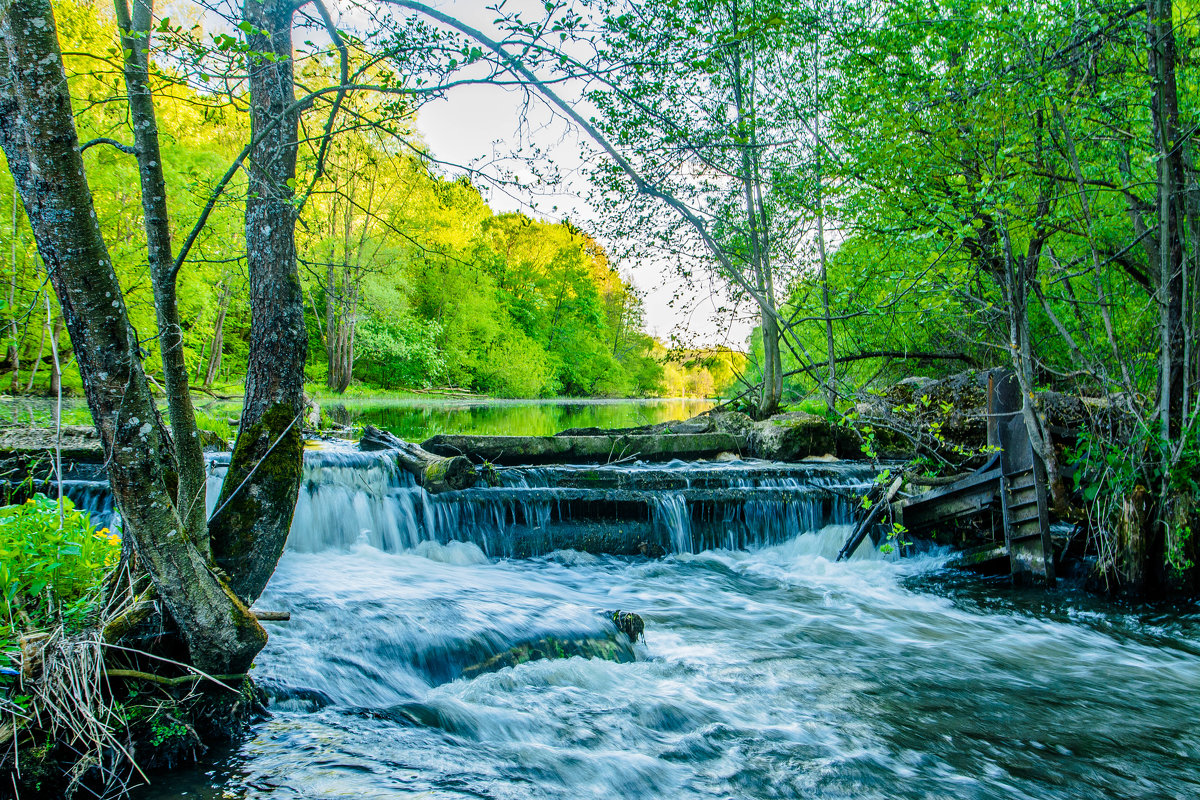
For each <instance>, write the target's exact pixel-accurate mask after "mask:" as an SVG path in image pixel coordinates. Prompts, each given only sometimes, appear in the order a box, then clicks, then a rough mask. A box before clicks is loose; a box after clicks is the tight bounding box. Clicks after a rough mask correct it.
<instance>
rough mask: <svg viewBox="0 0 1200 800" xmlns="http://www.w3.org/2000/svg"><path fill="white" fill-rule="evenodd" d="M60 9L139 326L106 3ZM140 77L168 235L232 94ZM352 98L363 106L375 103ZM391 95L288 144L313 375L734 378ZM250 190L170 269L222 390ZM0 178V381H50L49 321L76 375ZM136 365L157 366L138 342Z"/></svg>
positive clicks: (191, 336)
mask: <svg viewBox="0 0 1200 800" xmlns="http://www.w3.org/2000/svg"><path fill="white" fill-rule="evenodd" d="M55 11H56V14H57V17H58V19H59V20H60V24H61V29H60V37H61V44H62V48H63V50H64V60H65V66H66V70H67V73H68V75H69V76H70V80H71V86H72V96H73V98H74V99H75V100H76V102H77V103H78V104H79V113H78V117H77V120H78V122H77V124H78V127H79V133H80V137H81V140H82V141H83V142H84V146H85V148H86V149H85V153H86V156H85V159H86V161H85V163H86V164H87V166H88V169H89V170H90V171H91V174H93V175H94V176H95V177H94V179H93V181H92V184H91V186H92V193H93V197H94V199H95V204H96V213H97V215H98V217H99V220H100V224H101V228H102V230H103V231H104V233H105V236H106V238H107V239H108V240H109V241H110V242H112V247H111V250H112V256H113V262H114V266H115V268H116V270H117V273H118V276H119V279H120V281H121V285H122V289H123V290H124V292H125V296H126V301H127V304H128V307H129V313H130V320H131V322H132V323H133V325H134V328H135V330H137V331H138V332H139V336H141V337H143V338H146V339H153V338H154V336H155V331H156V326H157V322H156V319H155V312H154V299H153V291H152V289H151V282H150V279H149V272H148V270H149V267H148V264H147V261H146V258H145V252H146V246H147V245H146V234H145V229H144V225H143V210H142V205H141V201H140V198H139V195H138V192H137V191H136V188H135V187H136V185H137V170H138V167H137V163H136V160H135V159H134V158H133V157H132V156H131V155H130V153H129V151H128V150H129V148H128V146H125V145H122V144H121V142H120V141H118V139H123V140H128V139H129V137H128V136H127V135H124V132H126V131H127V130H128V124H129V122H128V113H127V111H126V110H125V109H124V108H123V107H122V100H123V97H124V92H125V87H124V83H123V80H122V77H121V72H120V68H119V64H118V63H115V62H113V61H112V59H113V58H114V57H115V56H116V55H117V54H118V53H119V50H118V46H119V43H118V28H117V23H116V20H115V19H114V18H113V14H112V9H110V8H107V7H105V6H103V5H98V4H90V3H74V2H68V3H65V4H63V5H61V6H56V8H55ZM167 24H168V25H169V24H170V23H169V20H168V22H167ZM106 60H108V62H109V63H108V65H107V66H103V67H100V68H98V65H99V64H101V63H102V62H105V61H106ZM308 68H310V69H312V70H315V71H317V72H320V71H321V70H328V68H329V66H328V65H323V64H319V63H314V64H311V65H310V66H309V67H308ZM322 77H325V78H329V77H330V76H328V75H324V76H322ZM155 80H156V81H157V82H158V83H157V85H154V86H153V87H152V91H153V92H154V93H155V98H156V101H155V102H156V106H157V109H158V114H159V132H160V135H161V137H162V142H163V145H162V152H163V163H164V180H165V185H166V188H167V192H168V194H167V197H168V198H169V205H168V213H169V215H170V220H171V227H172V234H173V235H174V236H175V237H176V238H180V237H183V236H184V235H185V233H186V230H185V229H184V227H183V226H185V225H187V224H189V223H190V222H191V221H193V220H194V219H195V218H196V217H197V216H198V215H199V214H200V212H201V210H202V209H203V208H204V207H205V204H206V203H207V201H208V200H209V198H210V196H211V193H212V190H213V187H214V186H216V185H218V184H219V182H220V181H221V179H222V176H223V174H224V173H225V171H226V170H227V168H228V166H229V163H230V162H231V161H233V160H234V159H235V158H236V157H237V155H238V150H239V149H240V146H241V144H242V143H243V141H244V139H245V138H246V135H247V133H248V126H247V120H246V118H245V116H244V115H242V114H239V113H238V111H237V103H236V102H233V103H230V102H227V101H226V100H224V99H222V98H220V97H214V96H213V94H212V93H211V92H205V91H204V87H203V84H201V86H200V88H196V87H193V86H191V85H189V82H188V81H187V80H186V79H185V78H184V77H183V76H181V75H180V74H178V73H177V72H175V73H170V74H168V73H166V72H164V73H163V74H160V75H156V76H155ZM347 110H348V111H349V108H348V109H347ZM353 113H354V114H355V117H354V119H356V120H361V119H363V118H364V116H363V115H367V114H370V113H371V108H370V104H369V103H364V104H363V108H361V109H356V110H355V111H354V112H353ZM389 113H391V117H390V118H389V122H388V124H387V125H386V126H382V127H381V126H379V125H374V124H361V125H360V124H354V123H351V124H347V125H346V126H345V128H346V129H345V130H342V131H339V132H338V136H337V138H336V140H331V142H330V144H329V146H328V147H327V148H326V149H325V150H324V151H323V152H320V153H318V151H317V150H314V149H306V150H305V152H304V153H303V154H302V155H301V169H304V168H308V169H312V168H313V163H315V161H316V160H317V158H318V156H319V157H320V158H321V168H320V172H321V180H320V181H319V182H316V183H314V185H313V186H312V187H311V189H310V192H309V195H308V197H307V198H306V202H305V203H304V205H303V207H302V208H301V211H300V214H299V216H298V219H297V225H298V226H299V228H298V235H297V244H296V246H297V259H298V261H299V263H300V265H301V271H300V275H301V281H302V283H303V293H304V297H305V303H306V305H305V315H306V326H307V329H308V332H309V346H310V349H311V352H312V357H311V358H310V359H309V362H308V364H307V366H306V378H307V380H308V382H309V384H310V385H311V386H312V388H313V390H314V391H325V392H329V393H331V394H341V393H343V392H345V391H346V390H347V388H349V387H350V386H351V384H352V383H353V384H354V385H355V386H356V387H357V388H358V389H359V390H360V391H371V390H404V389H424V388H428V387H435V386H437V387H441V386H451V387H459V388H462V389H464V390H467V391H470V392H475V393H480V394H486V395H491V396H495V397H554V396H559V395H568V396H579V397H592V396H610V397H639V396H647V395H648V396H655V395H659V394H663V393H667V392H672V393H675V394H680V393H681V392H682V393H685V394H687V395H691V396H708V395H712V394H715V393H717V392H719V391H721V390H722V389H724V388H726V387H727V386H728V385H730V384H731V383H732V381H733V377H734V376H733V374H732V373H731V372H730V370H729V369H728V368H722V367H720V366H716V367H715V370H709V369H707V368H706V366H705V365H706V364H707V363H708V362H709V361H710V360H711V359H712V357H713V355H714V354H706V353H703V352H697V353H692V352H687V351H682V350H676V351H668V349H667V348H666V347H665V346H664V345H663V344H661V343H659V342H656V341H654V340H653V339H652V338H651V337H650V336H648V335H647V334H646V333H645V330H644V329H645V322H646V321H645V319H644V310H643V307H642V301H641V298H640V296H639V294H638V290H637V289H636V287H635V286H634V285H633V284H632V283H630V281H629V280H627V279H625V278H622V277H621V275H620V273H619V271H618V269H617V267H616V265H615V264H613V263H612V262H611V261H610V259H609V258H608V255H607V253H606V252H605V251H604V248H603V247H602V246H600V245H599V244H598V243H597V242H596V241H595V240H594V239H593V238H592V237H590V236H589V235H588V234H587V233H585V232H583V231H582V230H580V229H578V228H576V227H575V226H573V225H572V224H571V222H570V221H569V220H563V221H561V222H553V223H552V222H546V221H542V220H537V219H533V218H531V217H529V216H526V215H525V214H521V213H511V212H510V213H501V214H497V213H493V211H492V210H491V209H490V208H489V207H488V205H487V203H486V202H485V201H484V200H483V198H482V197H481V195H480V192H479V191H478V190H477V189H476V188H475V187H474V186H472V184H471V182H470V180H469V179H468V178H467V177H466V176H461V177H458V178H448V177H445V176H443V175H442V174H439V170H438V167H437V165H436V164H435V163H434V162H433V161H432V160H431V158H430V157H429V155H428V153H427V148H426V145H425V144H424V143H423V142H421V141H420V139H419V136H418V135H417V134H416V132H415V119H416V113H417V112H416V109H415V108H403V109H397V110H396V111H395V112H389ZM89 145H90V146H89ZM305 159H307V162H306V161H305ZM4 177H5V178H8V176H7V174H5V176H4ZM245 192H246V185H245V179H244V177H242V176H236V177H234V178H233V179H232V180H231V181H229V182H228V184H227V185H225V187H224V190H223V193H222V195H221V197H220V198H219V199H218V201H217V202H216V203H215V204H214V205H213V207H212V209H211V211H210V212H209V215H208V217H207V220H206V223H205V225H204V226H203V228H202V229H200V230H199V231H198V233H197V235H196V236H195V238H194V240H193V241H192V242H191V246H190V249H189V251H188V254H187V259H186V262H185V263H184V264H183V265H182V269H180V270H179V284H178V285H179V288H178V292H179V316H180V323H181V329H182V349H183V359H184V361H185V362H186V364H187V366H188V369H189V371H190V372H191V374H192V376H193V378H192V379H193V382H194V384H195V385H196V386H199V387H201V388H203V389H205V390H211V389H213V387H214V386H216V387H217V388H218V389H220V390H221V391H222V392H223V391H226V390H232V388H233V387H237V386H240V384H241V383H242V382H243V380H244V376H245V370H246V358H247V352H248V346H249V344H248V343H249V336H250V307H249V302H248V298H249V293H248V287H247V279H248V278H247V271H246V265H245V258H244V254H242V252H241V250H240V248H239V247H237V246H236V245H235V244H234V243H236V242H240V241H241V240H243V239H244V238H245V237H244V232H243V231H244V225H245V222H244V218H243V214H242V208H241V206H242V202H243V198H244V196H245ZM0 193H2V194H3V201H2V202H3V204H4V206H5V207H6V208H8V209H10V212H11V213H10V214H9V217H10V219H9V220H8V223H9V224H8V225H6V226H4V231H3V235H2V238H3V239H4V244H5V245H6V246H5V247H4V250H5V251H6V255H7V256H8V258H7V259H6V260H7V262H8V263H7V264H6V270H5V272H6V273H7V277H6V280H5V284H6V286H5V289H6V291H5V292H4V302H5V306H6V308H7V309H8V311H7V318H6V319H5V320H4V331H5V342H6V347H5V356H4V358H5V360H4V362H3V367H4V368H5V371H6V375H5V377H4V378H3V379H2V380H3V384H4V386H5V389H6V390H7V391H8V392H9V393H10V394H14V395H16V394H31V393H33V394H49V395H53V394H54V393H55V391H56V389H57V386H58V378H57V374H56V367H55V362H54V359H53V358H52V357H51V348H50V345H49V343H48V339H50V338H54V339H55V340H56V344H57V345H58V347H59V348H60V350H61V351H62V359H61V361H62V363H63V364H64V365H65V371H66V378H65V380H66V389H67V391H68V392H72V391H75V392H77V391H78V389H79V376H78V371H77V369H76V368H75V365H74V363H73V362H72V361H71V358H70V355H71V348H70V342H69V340H68V339H67V337H66V335H65V327H64V325H63V322H62V318H61V311H60V309H59V307H58V302H57V300H56V298H55V297H54V296H53V293H47V292H46V281H45V271H44V270H43V269H42V267H41V263H40V261H39V259H38V254H37V250H36V246H35V243H34V240H33V236H32V233H31V231H30V229H29V225H28V223H27V221H26V219H25V215H24V213H23V210H22V209H21V207H20V203H19V200H18V198H17V193H16V192H15V191H14V185H13V182H12V181H11V179H9V180H7V181H4V182H3V185H0ZM47 300H49V304H48V305H47V302H46V301H47ZM720 360H721V359H720V357H717V361H720ZM146 367H147V371H148V373H149V374H151V375H152V376H153V375H154V374H155V373H159V378H158V380H159V383H160V384H161V383H162V377H161V363H160V362H159V361H158V360H157V358H156V355H155V354H153V353H152V352H151V354H150V355H149V357H148V359H147V362H146ZM664 369H665V370H666V372H665V373H664ZM714 371H715V372H716V373H717V376H716V382H715V383H714V377H713V375H712V373H713V372H714Z"/></svg>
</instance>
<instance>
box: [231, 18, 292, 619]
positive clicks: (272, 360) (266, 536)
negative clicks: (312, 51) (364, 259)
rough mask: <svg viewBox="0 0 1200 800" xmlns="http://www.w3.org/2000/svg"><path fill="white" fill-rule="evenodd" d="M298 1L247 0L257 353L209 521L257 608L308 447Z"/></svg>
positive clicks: (249, 201)
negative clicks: (298, 202)
mask: <svg viewBox="0 0 1200 800" xmlns="http://www.w3.org/2000/svg"><path fill="white" fill-rule="evenodd" d="M294 10H295V5H294V4H293V3H292V2H290V0H266V2H259V1H258V0H246V1H245V4H244V5H243V7H242V16H243V18H244V19H245V21H246V22H248V23H249V24H250V25H251V26H253V32H252V33H250V34H248V35H247V43H248V45H249V47H250V49H251V50H252V51H255V52H260V53H273V54H274V55H275V60H273V61H270V60H266V59H264V58H261V57H259V56H254V55H251V56H249V57H248V59H247V60H248V65H247V66H248V71H249V86H250V121H251V135H252V136H254V137H258V136H259V135H260V132H261V131H262V130H263V129H264V128H265V127H266V126H268V125H269V124H271V123H273V122H275V121H276V120H278V119H280V118H282V119H283V122H281V123H279V124H277V125H275V127H274V128H272V129H271V130H270V131H269V132H268V133H266V135H265V136H262V137H261V139H259V141H258V144H257V145H256V146H255V148H254V151H253V152H252V153H251V156H250V164H249V168H248V177H249V186H248V192H247V195H246V258H247V262H248V265H249V272H250V308H251V311H252V316H251V323H250V354H249V361H248V363H247V366H246V398H245V405H244V406H243V409H242V418H241V424H240V426H239V428H238V436H237V442H236V443H235V444H234V448H233V456H232V458H231V461H230V464H229V471H228V473H227V474H226V477H225V483H224V486H223V487H222V489H221V498H220V500H219V501H218V504H217V511H216V513H215V514H214V515H213V518H212V520H210V523H209V530H210V534H211V536H212V542H213V553H214V555H215V556H216V558H217V563H219V564H220V565H221V566H222V568H224V570H225V571H226V573H228V575H229V576H230V585H231V586H232V587H233V588H234V590H235V591H236V592H237V594H238V596H239V597H241V598H243V599H244V600H245V601H246V602H253V601H254V600H255V599H256V598H257V597H258V596H259V594H261V593H262V590H263V588H264V587H266V585H267V581H268V580H269V579H270V577H271V573H272V572H274V571H275V565H276V563H277V562H278V561H279V556H280V554H281V553H282V552H283V545H284V543H285V542H286V541H287V535H288V530H289V529H290V527H291V522H292V514H293V512H294V511H295V508H296V496H297V494H298V492H299V489H300V472H301V458H302V456H303V451H304V438H303V436H302V420H301V417H302V416H303V414H304V359H305V357H306V355H307V353H308V331H307V329H306V328H305V324H304V295H303V292H302V289H301V286H300V274H299V272H298V269H297V264H296V237H295V234H296V212H295V206H294V205H293V203H292V199H293V194H294V191H293V189H292V187H293V186H294V185H295V176H296V150H297V140H298V132H299V131H298V128H299V122H298V111H297V110H296V109H295V107H294V106H295V94H294V88H293V77H292V70H293V64H292V15H293V14H294Z"/></svg>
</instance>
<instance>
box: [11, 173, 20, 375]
mask: <svg viewBox="0 0 1200 800" xmlns="http://www.w3.org/2000/svg"><path fill="white" fill-rule="evenodd" d="M9 266H11V267H12V283H11V285H10V286H9V290H8V313H9V314H11V315H12V322H11V330H10V331H9V334H10V335H11V336H12V340H13V343H12V345H10V347H11V349H12V355H11V358H10V359H9V363H10V364H11V365H12V393H13V394H17V393H18V392H19V391H20V390H21V339H20V330H18V328H17V313H16V308H17V191H16V187H14V188H13V195H12V259H11V264H10V265H9Z"/></svg>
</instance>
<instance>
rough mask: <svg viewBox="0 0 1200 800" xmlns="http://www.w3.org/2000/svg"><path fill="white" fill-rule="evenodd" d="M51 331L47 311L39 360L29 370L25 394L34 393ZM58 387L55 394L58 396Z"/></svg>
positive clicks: (39, 347) (43, 324)
mask: <svg viewBox="0 0 1200 800" xmlns="http://www.w3.org/2000/svg"><path fill="white" fill-rule="evenodd" d="M49 331H50V312H49V310H47V311H46V318H45V320H43V321H42V336H41V338H40V339H38V349H37V358H35V359H34V360H33V366H32V368H31V369H30V370H29V383H27V384H25V394H29V393H30V392H32V391H33V381H34V379H35V378H36V377H37V373H38V367H40V366H41V365H42V355H43V354H44V353H45V352H46V334H47V333H48V332H49ZM57 393H58V392H57V387H56V390H55V394H57Z"/></svg>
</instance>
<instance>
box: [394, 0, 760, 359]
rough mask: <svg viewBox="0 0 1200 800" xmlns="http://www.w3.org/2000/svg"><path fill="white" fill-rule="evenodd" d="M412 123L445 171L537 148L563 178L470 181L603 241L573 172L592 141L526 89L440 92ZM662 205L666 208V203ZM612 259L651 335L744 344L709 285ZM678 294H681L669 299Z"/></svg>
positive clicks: (512, 207) (480, 12) (468, 15)
mask: <svg viewBox="0 0 1200 800" xmlns="http://www.w3.org/2000/svg"><path fill="white" fill-rule="evenodd" d="M432 5H435V6H436V7H437V8H439V9H440V10H442V11H445V12H446V13H449V14H454V15H455V16H458V17H459V18H461V19H463V20H464V21H466V22H468V23H469V24H472V25H475V26H477V27H479V28H481V29H484V30H485V31H486V30H488V29H489V28H490V27H491V25H490V22H491V19H492V16H493V15H492V14H491V13H490V12H487V11H486V10H485V9H484V8H483V6H484V5H485V4H483V3H479V2H463V0H450V1H449V2H447V1H446V0H443V1H442V2H435V3H432ZM509 5H510V7H511V6H512V5H515V4H513V3H510V4H509ZM417 127H418V129H419V131H420V133H421V135H422V137H423V138H424V140H425V144H426V146H427V147H428V149H429V151H430V153H431V154H432V155H433V156H434V158H436V159H437V160H439V161H441V162H444V166H443V169H445V170H446V171H447V172H448V173H450V174H456V173H461V172H462V171H463V167H465V166H466V165H471V166H473V167H477V168H482V170H483V171H484V173H485V174H489V173H490V174H499V173H500V172H501V171H502V170H504V169H506V168H507V169H514V168H516V166H517V165H516V163H515V162H514V161H512V160H510V159H505V158H504V156H506V155H507V154H510V153H513V152H518V151H523V152H531V150H532V148H538V149H540V150H541V152H542V153H543V154H544V158H545V160H546V161H547V162H553V163H554V165H555V167H556V169H557V171H558V173H559V174H560V175H561V176H562V177H563V182H562V184H560V185H558V186H555V187H553V188H552V187H547V186H540V187H539V186H536V185H530V184H533V179H532V176H529V175H528V173H524V174H525V176H526V178H527V179H528V183H527V184H526V185H525V186H523V187H503V188H498V187H496V186H489V185H487V183H486V182H485V181H480V180H476V181H475V183H476V185H478V186H479V187H480V188H481V190H483V192H484V196H485V197H486V198H487V199H488V202H489V204H490V205H491V207H492V208H493V209H494V210H495V211H498V212H499V211H523V212H525V213H527V214H530V215H531V216H535V217H539V218H542V219H546V220H551V221H557V220H560V219H562V218H564V217H567V218H569V219H570V220H571V221H572V222H573V223H575V224H576V225H578V226H579V227H580V228H582V229H584V230H585V231H588V232H589V233H596V234H597V236H596V238H597V239H598V240H599V241H600V242H601V244H605V242H604V237H603V236H602V235H599V234H598V231H596V230H595V229H594V226H592V225H590V224H589V223H590V222H592V221H593V220H594V219H595V217H596V215H595V213H594V212H593V210H592V208H591V207H590V205H589V203H588V183H587V180H586V179H585V178H584V177H583V176H582V175H580V174H579V170H580V168H581V167H582V166H583V165H584V164H583V159H582V158H581V156H580V153H581V150H588V149H590V148H588V147H587V145H586V142H582V141H581V140H580V137H579V136H578V135H577V134H576V132H575V131H574V130H573V128H572V126H571V125H570V123H569V121H567V120H564V119H562V118H561V117H557V116H556V115H554V114H552V113H551V112H550V110H549V109H548V108H547V107H546V106H545V105H544V104H543V103H541V102H540V101H537V100H534V101H533V102H532V103H529V102H528V97H527V95H526V94H525V93H524V92H521V91H519V90H515V89H505V88H501V87H490V86H464V87H459V88H457V89H455V90H453V92H452V93H451V94H450V95H449V96H448V97H446V98H445V99H443V100H437V101H433V102H430V103H427V104H426V105H424V106H423V107H422V108H421V112H420V114H419V116H418V122H417ZM589 157H591V158H603V157H604V156H603V155H602V154H594V155H590V156H589ZM663 213H664V214H668V213H672V212H670V211H668V210H666V209H664V210H663ZM609 249H610V251H611V249H612V248H609ZM617 267H618V269H619V270H620V271H621V274H622V275H624V276H625V277H626V278H627V279H631V280H632V281H633V283H634V284H635V285H636V286H637V287H638V288H639V289H640V290H641V291H642V292H643V296H644V298H645V309H646V327H647V330H648V332H649V333H651V334H652V335H654V336H655V337H657V338H659V339H661V340H663V341H664V342H666V341H668V340H669V339H670V337H671V335H672V334H676V335H678V336H680V337H681V339H682V340H683V341H685V342H688V343H690V344H694V345H697V346H711V345H721V344H723V345H729V346H731V347H736V348H739V349H741V348H743V347H744V346H745V343H746V340H747V337H748V336H749V334H750V329H751V325H750V324H749V323H748V322H734V323H733V324H732V325H731V324H730V322H729V320H728V317H725V318H722V319H719V320H718V319H716V318H715V316H714V315H715V311H716V306H715V304H714V303H713V301H712V300H711V299H710V296H711V291H710V290H711V287H710V286H708V285H704V286H691V287H689V286H687V285H685V284H684V283H683V282H682V281H681V279H680V278H678V277H677V276H675V275H674V274H672V272H671V271H670V269H669V267H666V266H664V265H659V264H655V263H652V262H651V261H649V260H647V261H645V262H638V261H624V262H623V263H619V264H617ZM677 294H679V295H680V297H679V299H677V300H676V301H675V302H674V304H672V302H671V301H672V298H673V297H675V296H676V295H677Z"/></svg>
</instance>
